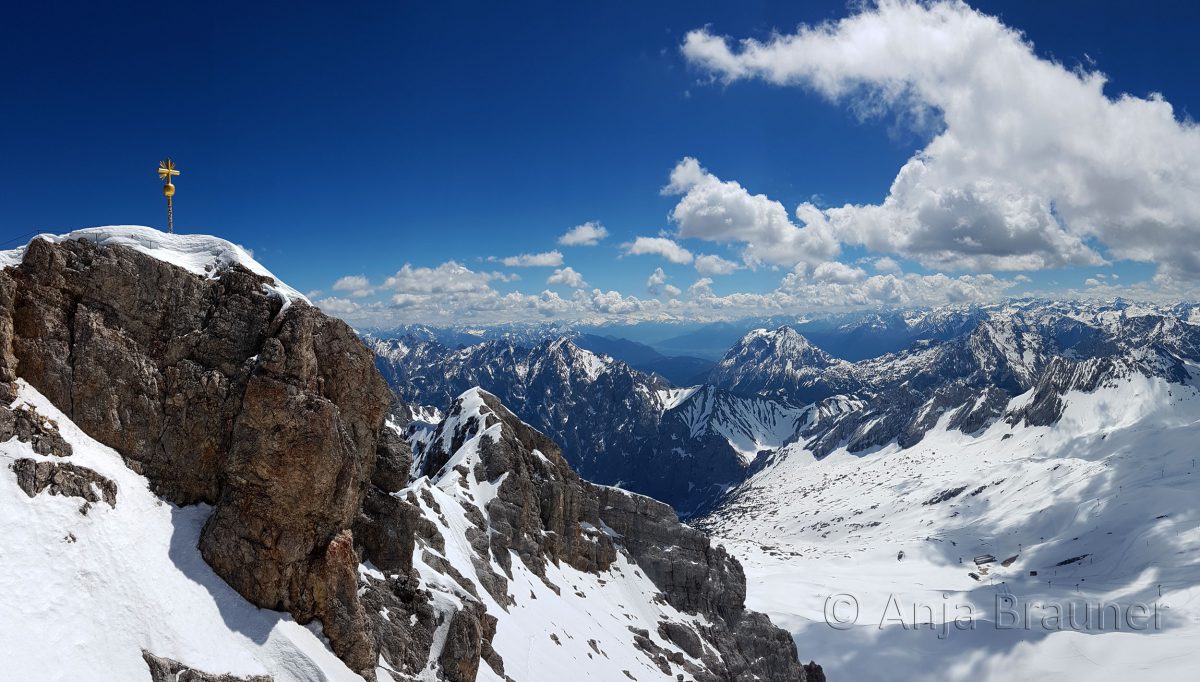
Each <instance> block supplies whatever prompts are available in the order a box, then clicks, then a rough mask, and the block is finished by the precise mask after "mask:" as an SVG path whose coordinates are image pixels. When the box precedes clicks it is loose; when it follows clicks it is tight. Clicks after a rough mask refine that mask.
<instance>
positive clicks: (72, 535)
mask: <svg viewBox="0 0 1200 682" xmlns="http://www.w3.org/2000/svg"><path fill="white" fill-rule="evenodd" d="M19 405H30V406H33V407H34V408H36V410H37V412H38V413H39V414H41V415H42V416H44V417H48V418H49V419H51V420H53V421H55V422H56V423H57V425H58V429H59V431H60V433H61V434H62V435H63V437H64V438H65V439H66V440H67V442H68V443H70V444H71V446H72V448H73V453H72V454H71V455H70V456H69V457H65V458H58V457H51V456H45V455H39V454H37V453H35V452H34V451H33V449H32V448H31V447H30V445H29V444H27V443H23V442H20V441H19V440H17V439H16V438H13V439H12V440H10V441H8V442H6V443H0V527H3V528H4V549H3V551H2V552H0V595H3V598H0V640H2V641H3V642H4V652H5V653H4V662H3V664H2V665H0V667H2V669H3V675H0V676H2V677H4V678H5V679H13V680H45V679H60V680H75V679H79V680H82V679H97V678H96V674H97V671H103V673H104V674H103V678H102V679H112V680H140V679H146V678H147V671H146V663H145V662H144V661H143V660H142V650H143V649H145V650H147V651H149V652H151V653H153V654H155V655H158V656H163V657H167V658H172V659H175V660H178V661H181V662H183V663H185V664H187V665H190V666H193V667H196V668H198V669H201V670H204V671H206V672H210V673H233V674H237V675H240V676H244V675H251V674H270V675H272V676H273V677H274V678H275V680H278V681H280V682H282V681H284V680H330V681H335V680H360V679H361V678H359V677H358V676H357V675H354V674H353V673H351V672H350V670H349V669H347V668H346V667H345V665H344V664H343V663H342V662H341V661H340V660H338V658H337V657H335V656H334V655H333V653H332V652H331V651H329V649H328V647H327V646H326V644H325V643H324V640H323V638H322V637H321V635H320V628H319V626H316V625H314V626H313V627H311V628H309V627H304V626H301V625H299V624H297V623H296V622H295V621H293V620H292V619H291V617H290V616H288V615H287V614H284V613H279V612H275V611H266V610H261V609H256V608H255V607H254V606H252V605H251V604H250V603H249V602H247V601H245V600H244V599H243V598H242V597H241V596H240V595H239V594H237V593H236V592H235V591H234V590H233V589H232V588H230V587H229V586H228V585H227V584H226V583H225V582H224V581H223V580H222V579H221V578H220V577H218V576H217V575H216V574H215V573H214V572H213V571H212V569H211V568H209V566H208V564H206V563H205V562H204V560H203V559H202V558H201V556H200V552H199V550H198V549H197V546H196V545H197V540H198V538H199V535H200V528H201V526H203V524H204V522H205V520H206V519H207V517H208V515H209V512H210V508H209V507H208V506H206V505H196V506H192V507H183V508H181V507H176V506H174V505H171V504H169V503H166V502H163V501H162V500H160V499H159V498H158V497H157V496H155V495H154V494H153V493H152V492H150V490H149V487H148V483H147V481H146V479H145V478H144V477H142V476H140V475H138V474H136V473H134V472H133V471H131V470H130V469H128V468H127V467H126V466H125V463H124V462H123V461H122V459H121V457H120V456H119V455H118V454H117V453H116V452H114V451H113V450H111V449H110V448H107V447H105V446H103V445H101V444H99V443H97V442H96V441H94V440H92V439H91V438H89V437H88V436H87V435H86V434H84V433H83V432H82V431H80V430H79V429H78V428H77V427H75V426H74V425H73V424H72V423H71V422H70V421H69V420H68V419H67V418H66V417H65V416H64V415H63V414H62V413H61V412H59V411H58V410H57V409H55V407H54V406H53V405H51V404H50V402H49V401H47V400H46V399H44V398H43V397H42V396H41V394H39V393H38V392H37V391H36V390H34V389H33V388H31V387H30V386H29V385H28V384H25V383H24V382H20V395H19V398H18V400H17V402H16V403H14V407H16V406H19ZM20 458H32V459H35V460H38V461H64V460H65V461H69V462H70V463H72V464H75V465H78V466H82V467H87V468H89V469H92V470H94V471H96V472H97V473H99V474H101V475H102V476H104V477H106V478H108V479H109V480H111V481H113V482H115V483H116V485H117V498H116V505H115V507H109V505H107V504H105V503H103V502H101V503H98V504H95V505H92V506H91V508H90V510H89V511H88V512H87V514H82V513H80V511H79V510H80V507H81V504H82V503H83V500H82V499H80V498H78V497H65V496H57V495H51V494H49V492H42V493H40V494H38V495H36V496H35V497H32V498H31V497H29V496H28V495H26V494H25V492H24V491H23V490H21V488H19V487H18V486H17V484H16V479H15V477H14V476H13V472H11V471H9V465H10V464H11V463H12V462H13V461H14V460H16V459H20Z"/></svg>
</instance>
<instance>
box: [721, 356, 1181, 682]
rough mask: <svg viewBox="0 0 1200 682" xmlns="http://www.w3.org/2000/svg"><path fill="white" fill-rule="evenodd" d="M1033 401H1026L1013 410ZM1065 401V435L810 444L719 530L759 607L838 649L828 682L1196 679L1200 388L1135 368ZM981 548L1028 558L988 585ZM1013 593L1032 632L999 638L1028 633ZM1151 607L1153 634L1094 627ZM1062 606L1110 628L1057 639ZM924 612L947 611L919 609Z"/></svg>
mask: <svg viewBox="0 0 1200 682" xmlns="http://www.w3.org/2000/svg"><path fill="white" fill-rule="evenodd" d="M1189 369H1190V370H1191V372H1192V374H1193V376H1200V372H1198V371H1196V370H1197V368H1196V366H1195V365H1190V366H1189ZM1032 397H1033V392H1032V391H1031V392H1029V393H1026V394H1022V395H1020V396H1017V397H1016V398H1014V399H1013V400H1012V403H1011V404H1010V405H1009V406H1008V410H1019V409H1020V408H1021V407H1022V406H1023V403H1025V402H1027V401H1029V400H1030V399H1031V398H1032ZM1063 401H1064V402H1065V404H1066V407H1065V409H1064V412H1063V414H1062V417H1061V419H1060V420H1059V421H1058V422H1057V423H1056V424H1054V425H1052V426H1025V425H1021V424H1018V425H1016V426H1010V425H1009V424H1007V423H1005V422H1003V421H1000V422H996V423H993V424H991V425H990V426H989V427H988V428H987V429H986V430H984V431H982V432H981V433H978V434H975V435H966V434H963V433H962V432H960V431H958V430H953V429H948V428H947V421H948V419H949V415H947V417H945V418H943V419H942V420H941V421H940V422H939V423H938V425H937V426H935V428H933V429H932V430H930V431H929V432H928V433H927V434H926V437H925V438H924V440H922V441H921V442H920V444H919V445H917V446H915V447H912V448H909V449H901V448H900V447H898V446H897V445H896V444H894V443H893V444H891V445H887V446H885V447H882V448H878V449H876V450H874V451H869V452H867V453H864V454H861V455H853V454H850V453H847V452H846V450H845V449H844V448H843V449H840V450H836V451H834V452H833V453H832V454H830V455H829V456H828V457H826V458H824V459H821V460H817V459H815V458H814V457H813V455H812V453H811V452H809V451H807V450H805V449H804V448H803V446H802V445H800V444H793V445H791V446H788V447H787V448H785V449H784V450H783V451H781V452H780V453H779V454H777V455H776V456H775V458H774V460H773V461H772V462H771V464H770V465H769V466H768V467H766V468H765V469H764V470H762V471H761V472H760V473H758V474H757V475H755V476H754V477H753V478H752V479H750V480H749V481H747V483H745V484H744V485H743V486H742V487H741V488H740V489H739V490H738V491H737V493H735V495H734V496H733V497H732V499H731V500H730V501H729V502H728V503H727V504H726V505H725V506H723V507H722V508H721V509H719V510H718V511H717V512H716V513H714V514H713V515H712V516H711V517H709V518H707V519H705V520H703V521H702V524H703V525H704V526H705V527H706V529H708V530H710V531H711V532H713V533H714V534H715V535H716V536H718V537H720V538H722V539H723V540H724V541H725V542H726V545H727V547H729V548H730V550H731V551H732V552H733V553H734V554H735V555H737V556H738V557H739V559H740V560H741V561H742V562H743V564H744V566H745V569H746V574H747V578H748V584H749V588H748V589H749V595H748V600H747V602H748V605H749V606H750V607H751V608H756V609H760V610H762V611H764V612H766V613H768V614H769V615H770V616H771V617H772V619H773V620H774V621H775V622H777V623H781V624H783V625H784V626H785V627H788V628H789V629H790V630H791V631H792V632H793V634H794V636H795V638H796V640H797V641H803V642H805V643H806V645H808V646H812V645H813V643H814V642H819V643H821V646H822V648H823V649H824V650H825V651H828V652H830V657H829V658H828V659H826V660H825V661H823V663H824V664H825V669H826V672H827V673H828V674H829V675H830V679H854V680H868V681H869V680H893V679H897V675H898V674H899V673H898V671H903V674H900V676H901V677H904V676H905V675H906V674H907V673H911V672H913V671H916V670H937V671H938V675H939V678H940V679H947V680H1010V679H1087V680H1128V679H1146V677H1145V675H1147V674H1149V673H1150V672H1151V671H1153V679H1156V680H1193V679H1195V671H1196V670H1197V667H1198V666H1200V509H1197V503H1196V500H1197V499H1200V469H1197V468H1196V458H1197V452H1196V448H1195V443H1196V442H1197V440H1198V439H1200V392H1198V391H1197V388H1196V382H1195V381H1194V380H1189V381H1188V382H1187V383H1186V384H1180V383H1172V382H1169V381H1167V380H1165V379H1163V378H1161V377H1151V376H1146V375H1145V374H1142V373H1132V374H1130V375H1128V376H1125V377H1122V378H1121V379H1119V380H1116V381H1110V382H1107V383H1105V384H1104V385H1102V386H1101V387H1099V388H1098V390H1095V391H1094V392H1081V391H1077V390H1076V391H1070V392H1068V393H1067V394H1066V395H1065V396H1063ZM900 552H903V559H902V560H898V556H899V553H900ZM982 554H992V555H994V556H995V557H996V559H997V560H998V561H999V560H1004V559H1007V558H1009V557H1015V558H1014V559H1013V561H1012V563H1011V564H1010V565H1008V566H1001V565H1000V564H999V563H993V564H990V565H987V569H988V570H987V572H986V573H984V572H982V571H980V570H979V569H978V568H976V566H975V565H974V564H973V562H972V558H973V557H975V556H977V555H982ZM1079 557H1082V558H1079ZM960 562H961V563H960ZM1031 571H1036V572H1037V575H1036V576H1033V575H1031ZM972 572H974V573H975V574H976V575H977V576H978V579H976V578H974V577H972V576H971V575H969V574H970V573H972ZM1160 586H1161V595H1162V596H1161V597H1159V590H1160ZM1001 594H1010V595H1012V596H1013V597H1014V598H1015V600H1016V603H1017V604H1018V607H1017V608H1018V611H1020V610H1022V609H1024V608H1025V607H1026V606H1028V608H1029V609H1030V613H1031V617H1030V618H1029V620H1024V617H1023V620H1022V623H1024V622H1030V623H1032V626H1031V628H1030V629H1028V630H1026V629H1024V628H1023V627H1018V628H1015V629H997V627H996V624H997V620H998V619H999V620H1000V622H1001V623H1002V624H1004V623H1011V622H1012V621H1011V619H1009V620H1007V621H1005V620H1003V618H1002V617H1001V616H999V615H998V612H997V608H996V605H995V599H996V596H997V595H1001ZM836 595H852V596H853V597H854V598H855V599H856V601H857V604H858V613H859V614H860V615H859V618H858V620H857V621H856V623H855V624H854V626H853V627H850V628H849V629H846V630H839V629H834V628H832V627H830V626H829V625H827V624H826V619H825V612H826V608H827V607H828V606H829V603H830V602H829V600H830V599H831V598H837V597H836ZM893 597H894V599H895V604H896V605H897V608H896V609H895V610H891V609H892V606H890V605H889V604H890V601H889V599H890V598H893ZM1139 602H1140V603H1144V604H1147V605H1151V606H1153V605H1154V604H1157V607H1158V609H1159V611H1158V613H1159V618H1160V623H1161V629H1160V630H1153V629H1151V630H1147V631H1139V632H1135V631H1132V630H1131V629H1130V628H1129V627H1128V621H1125V622H1124V623H1123V624H1122V627H1121V628H1120V631H1117V630H1116V629H1114V627H1113V625H1112V618H1113V616H1112V615H1111V613H1110V615H1109V620H1108V621H1107V623H1108V624H1107V626H1105V627H1101V626H1100V624H1099V623H1098V622H1097V621H1096V620H1095V619H1096V616H1095V615H1094V614H1095V610H1096V609H1097V608H1098V607H1097V606H1096V605H1097V604H1099V603H1117V604H1119V605H1122V607H1123V608H1128V607H1129V606H1130V605H1133V604H1135V603H1139ZM1051 603H1057V604H1060V605H1063V606H1062V607H1061V608H1064V609H1065V608H1067V606H1066V605H1068V604H1072V603H1073V604H1075V605H1076V607H1075V608H1077V609H1082V608H1083V605H1084V604H1092V605H1093V621H1092V626H1091V627H1090V628H1085V630H1086V631H1084V632H1074V631H1070V630H1071V628H1069V627H1066V628H1064V631H1055V630H1048V629H1046V628H1045V627H1043V620H1042V619H1043V618H1045V617H1048V616H1051V615H1052V614H1053V610H1052V608H1051V607H1050V606H1048V605H1049V604H1051ZM959 604H968V605H973V608H974V613H975V620H976V626H975V628H974V629H973V630H958V629H956V628H955V627H954V626H953V625H951V627H950V628H949V633H948V636H947V637H945V638H944V639H943V638H941V637H940V635H941V633H942V630H941V628H940V625H939V626H938V627H937V628H935V629H933V630H930V629H928V627H927V626H924V627H921V628H916V627H914V625H915V624H922V623H928V622H930V621H932V622H934V623H939V624H940V623H944V622H947V621H951V622H952V621H953V620H954V618H955V617H956V616H957V615H959V612H958V611H956V609H957V607H958V605H959ZM916 605H923V606H928V607H931V608H932V612H931V614H932V615H930V614H927V613H926V612H925V611H924V610H921V611H920V612H919V613H918V614H916V615H915V616H914V613H913V609H914V606H916ZM847 608H849V607H842V609H843V610H842V611H841V613H842V614H847V613H849V611H847V610H845V609H847ZM943 608H946V611H943ZM945 613H948V614H949V615H948V617H947V616H946V615H944V614H945ZM1122 613H1126V612H1124V611H1122ZM1135 613H1139V614H1140V612H1135ZM1078 614H1079V615H1078V616H1077V622H1079V623H1082V619H1083V615H1082V614H1083V611H1082V610H1079V611H1078ZM1066 618H1067V615H1066V612H1065V611H1064V615H1063V619H1064V621H1065V619H1066ZM835 619H836V614H835ZM885 619H886V622H885V623H884V624H883V625H882V627H881V626H880V623H881V621H884V620H885ZM1138 622H1140V623H1141V624H1143V625H1145V621H1137V620H1136V618H1135V624H1137V623H1138ZM1050 624H1051V625H1053V621H1052V620H1051V621H1050ZM906 626H907V627H906Z"/></svg>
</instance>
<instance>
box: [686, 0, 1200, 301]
mask: <svg viewBox="0 0 1200 682" xmlns="http://www.w3.org/2000/svg"><path fill="white" fill-rule="evenodd" d="M682 50H683V53H684V55H685V56H686V58H687V59H688V60H689V61H690V62H691V63H693V64H695V65H697V66H698V67H700V68H701V69H703V70H705V71H707V72H709V73H711V74H713V75H715V76H716V77H718V78H720V79H722V80H724V81H726V82H733V81H737V80H742V79H752V78H754V79H761V80H764V81H767V82H770V83H773V84H777V85H797V86H802V87H805V88H809V89H812V90H814V91H816V92H818V93H820V94H822V95H823V96H825V97H826V98H828V99H830V100H833V101H837V102H845V103H848V104H850V105H851V108H852V109H853V110H854V111H856V112H858V113H860V114H862V115H867V116H871V115H879V114H881V113H884V112H891V113H893V114H895V115H896V116H897V117H898V118H900V119H901V120H902V121H906V122H916V123H917V124H918V130H924V131H932V133H934V134H932V135H931V139H930V140H929V142H928V144H926V145H925V146H924V148H923V149H921V150H919V151H918V152H917V153H916V154H914V155H913V157H912V158H911V159H909V160H908V162H907V163H905V164H904V166H903V167H902V168H900V170H899V172H898V173H897V175H896V178H895V180H894V181H893V183H892V185H891V187H890V188H889V189H888V190H887V193H886V196H885V197H884V198H883V200H882V201H881V202H880V203H877V204H865V205H852V204H847V205H845V206H841V207H836V208H829V209H825V210H821V209H818V208H817V207H815V206H812V205H811V204H804V205H802V206H801V208H800V209H799V211H798V216H799V218H800V220H802V221H803V222H805V223H806V224H807V225H808V227H806V228H805V230H807V229H811V228H813V227H818V228H820V229H826V227H829V228H831V229H832V230H833V232H834V234H835V235H836V237H837V238H838V239H839V240H841V241H843V242H845V243H854V244H861V245H864V246H866V247H867V248H869V249H871V250H874V251H876V252H881V253H897V254H900V255H903V256H905V257H908V258H912V259H915V260H917V261H919V262H920V263H922V264H924V265H926V266H929V267H944V268H951V269H967V268H977V269H992V270H1034V269H1043V268H1051V267H1059V266H1068V265H1089V264H1102V263H1104V262H1105V261H1106V260H1109V259H1118V260H1119V259H1130V260H1135V261H1146V262H1154V263H1157V264H1158V266H1159V272H1160V274H1166V275H1171V276H1182V277H1186V278H1191V279H1196V278H1200V129H1197V127H1196V126H1195V125H1194V124H1193V123H1191V122H1190V121H1189V120H1186V119H1181V117H1180V116H1178V115H1177V112H1176V111H1175V109H1174V108H1173V107H1172V106H1171V104H1170V103H1168V102H1167V101H1166V100H1165V99H1164V98H1163V97H1161V96H1160V95H1157V94H1151V95H1149V96H1147V97H1138V96H1134V95H1129V94H1121V95H1118V96H1115V97H1109V96H1107V95H1106V94H1105V93H1104V86H1105V82H1106V79H1105V76H1104V75H1103V74H1102V73H1099V72H1097V71H1088V70H1085V69H1068V68H1066V67H1064V66H1063V65H1062V64H1059V63H1057V62H1053V61H1050V60H1047V59H1043V58H1041V57H1039V56H1038V55H1037V54H1036V53H1035V52H1034V50H1033V46H1032V45H1031V44H1030V43H1029V42H1028V41H1027V40H1026V39H1025V38H1024V37H1023V36H1022V34H1021V33H1019V32H1017V31H1015V30H1013V29H1011V28H1009V27H1007V26H1005V25H1004V24H1002V23H1001V22H1000V21H999V20H998V19H996V18H994V17H991V16H987V15H985V14H982V13H980V12H978V11H976V10H974V9H972V8H970V7H968V6H967V5H966V4H965V3H960V2H949V1H942V2H912V1H908V0H881V1H880V2H879V3H877V4H873V5H868V6H867V7H866V9H864V10H862V11H860V12H858V13H856V14H853V15H852V16H849V17H847V18H845V19H842V20H840V21H837V22H830V23H824V24H821V25H818V26H802V27H800V28H799V29H798V30H797V31H796V32H794V33H792V34H786V35H779V34H777V35H774V36H772V37H771V38H770V39H767V40H765V41H760V40H754V39H744V40H740V41H731V40H729V39H727V38H725V37H721V36H719V35H715V34H714V33H712V32H711V31H710V30H709V29H707V28H704V29H698V30H694V31H691V32H690V33H688V35H687V37H686V39H685V42H684V44H683V47H682ZM730 92H735V91H733V90H731V91H730ZM675 175H676V174H673V176H672V184H671V185H670V187H671V188H675V191H687V192H688V193H689V195H690V194H691V193H692V192H697V196H694V197H691V198H690V201H687V203H686V204H685V202H682V201H681V206H680V207H679V208H677V209H676V214H677V215H676V219H677V221H678V222H679V223H680V234H681V235H683V236H692V235H694V236H702V235H713V236H714V237H720V236H722V235H723V236H724V237H725V238H729V239H737V238H738V237H737V235H738V234H756V236H755V239H754V240H753V243H755V244H757V243H759V242H765V243H768V244H769V243H772V240H773V239H774V240H778V235H787V234H794V231H791V230H789V228H788V227H787V225H785V224H783V223H782V222H781V218H780V217H779V216H780V213H779V210H778V209H777V208H770V207H768V206H767V203H766V200H765V198H754V197H751V199H754V201H751V200H750V199H747V198H746V197H745V196H741V197H740V198H738V199H737V200H736V202H737V203H738V205H743V206H746V208H745V209H743V210H742V211H740V212H734V211H732V210H731V209H728V208H722V206H724V205H727V204H729V203H730V201H731V200H730V199H728V198H725V197H726V195H728V196H729V197H732V196H734V195H739V194H740V193H739V192H738V191H737V190H738V189H740V188H739V187H721V186H720V185H718V184H716V183H714V182H713V181H712V180H709V179H706V178H705V176H704V174H703V173H702V172H701V171H699V170H697V167H696V166H695V165H690V164H681V166H680V167H679V168H677V175H679V176H680V177H679V179H676V177H675ZM694 188H699V189H694ZM687 199H689V196H685V200H687ZM751 203H753V204H755V205H757V207H758V210H757V211H752V210H750V209H749V205H750V204H751ZM768 215H769V216H770V217H766V216H768ZM743 216H748V217H743ZM754 225H758V226H760V227H757V228H752V227H747V226H754ZM735 226H736V227H735ZM764 226H765V227H764ZM768 253H769V252H766V251H765V250H762V249H759V250H757V252H756V253H755V254H754V255H757V256H758V257H762V258H764V259H765V258H766V257H767V254H768Z"/></svg>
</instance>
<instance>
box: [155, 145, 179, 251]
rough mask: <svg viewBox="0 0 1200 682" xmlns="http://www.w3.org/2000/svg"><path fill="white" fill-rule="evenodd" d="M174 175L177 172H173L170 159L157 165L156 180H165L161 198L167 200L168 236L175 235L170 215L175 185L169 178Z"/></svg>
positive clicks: (173, 163) (172, 219)
mask: <svg viewBox="0 0 1200 682" xmlns="http://www.w3.org/2000/svg"><path fill="white" fill-rule="evenodd" d="M176 175H179V171H177V170H175V162H174V161H172V160H171V158H170V157H167V159H166V160H165V161H160V162H159V163H158V179H159V180H166V184H164V185H163V196H164V197H166V198H167V233H168V234H175V223H174V216H172V214H171V213H172V212H171V197H173V196H175V185H174V184H172V182H171V178H172V177H173V176H176Z"/></svg>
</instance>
